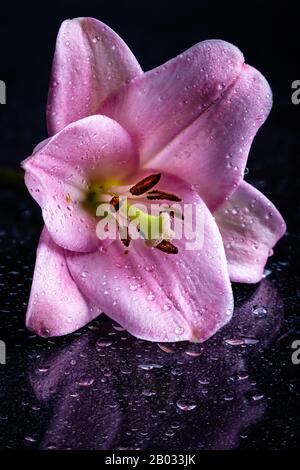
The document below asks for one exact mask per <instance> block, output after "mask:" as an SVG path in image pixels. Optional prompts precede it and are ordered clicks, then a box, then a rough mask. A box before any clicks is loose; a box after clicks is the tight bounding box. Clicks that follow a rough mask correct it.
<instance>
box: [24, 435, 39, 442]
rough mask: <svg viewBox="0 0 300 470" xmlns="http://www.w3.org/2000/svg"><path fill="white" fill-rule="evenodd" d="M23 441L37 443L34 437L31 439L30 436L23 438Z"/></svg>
mask: <svg viewBox="0 0 300 470" xmlns="http://www.w3.org/2000/svg"><path fill="white" fill-rule="evenodd" d="M24 439H25V441H27V442H36V441H37V439H36V438H35V437H32V436H25V437H24Z"/></svg>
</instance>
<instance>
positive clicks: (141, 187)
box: [129, 173, 161, 196]
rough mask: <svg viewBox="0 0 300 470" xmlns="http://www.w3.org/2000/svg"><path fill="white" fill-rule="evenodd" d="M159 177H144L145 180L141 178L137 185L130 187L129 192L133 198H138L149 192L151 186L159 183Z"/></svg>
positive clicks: (159, 175)
mask: <svg viewBox="0 0 300 470" xmlns="http://www.w3.org/2000/svg"><path fill="white" fill-rule="evenodd" d="M160 177H161V173H157V174H155V175H149V176H146V178H143V179H142V180H141V181H139V182H138V183H137V184H135V185H134V186H132V188H130V189H129V191H130V193H131V194H132V195H133V196H140V195H141V194H144V193H146V192H147V191H149V189H151V188H153V186H155V185H156V184H157V183H158V182H159V180H160Z"/></svg>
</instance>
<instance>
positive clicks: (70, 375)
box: [0, 193, 300, 450]
mask: <svg viewBox="0 0 300 470" xmlns="http://www.w3.org/2000/svg"><path fill="white" fill-rule="evenodd" d="M31 204H32V203H31V202H30V200H29V199H28V198H27V197H26V196H22V195H21V194H20V195H15V196H12V194H11V193H3V194H2V204H1V208H2V215H3V217H2V218H1V221H2V223H1V231H0V235H1V276H0V283H1V298H0V305H1V323H0V339H2V340H4V341H5V342H6V344H7V364H6V365H2V366H1V367H0V377H1V379H0V393H1V402H0V448H42V449H123V448H126V449H147V448H151V449H185V450H188V449H231V448H261V447H263V448H265V447H267V448H286V447H296V445H297V436H296V429H297V411H296V405H297V401H298V400H299V387H298V386H299V381H298V378H299V374H298V376H297V375H296V374H297V373H298V369H297V367H300V365H299V366H296V365H293V364H292V361H291V354H292V352H293V350H292V349H291V343H292V341H293V340H294V339H297V338H300V332H299V320H298V319H297V314H298V312H297V295H296V294H297V288H298V285H297V282H296V279H297V278H296V275H295V272H294V271H293V270H294V262H295V260H294V259H293V258H292V257H291V256H290V255H289V252H290V250H291V240H292V237H290V238H289V237H286V239H285V240H284V241H283V242H282V243H281V250H280V247H279V249H278V253H277V259H275V260H274V261H273V262H271V263H270V265H269V267H268V270H267V271H266V277H265V279H264V280H263V281H262V282H261V283H260V284H258V285H255V286H242V285H239V286H235V298H236V308H235V314H234V318H233V320H232V321H231V323H230V324H229V325H227V326H226V327H225V328H223V329H222V330H221V331H220V332H219V333H218V334H217V335H215V337H213V338H212V339H211V340H209V341H208V342H206V343H204V344H203V345H191V344H188V343H177V344H164V345H158V344H155V343H148V342H145V341H140V340H137V339H135V338H133V337H132V336H130V335H129V334H128V333H126V332H125V331H123V330H122V329H121V328H120V327H118V325H115V324H113V323H112V322H111V321H110V320H109V319H108V318H106V317H105V316H104V315H103V317H99V319H98V320H96V321H94V322H93V323H92V324H91V325H89V326H88V327H86V328H84V329H82V330H80V331H79V332H76V333H74V334H73V335H70V336H68V337H65V338H56V339H49V340H44V339H40V338H38V337H36V336H35V335H33V334H32V333H30V332H28V331H26V330H25V328H24V315H25V310H26V302H27V295H28V292H29V289H30V283H31V276H32V269H33V262H34V245H35V243H36V241H37V237H38V233H39V225H40V219H39V216H38V212H36V209H35V208H34V207H33V205H31ZM297 377H298V378H297Z"/></svg>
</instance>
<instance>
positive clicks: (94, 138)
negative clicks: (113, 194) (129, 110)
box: [23, 115, 139, 251]
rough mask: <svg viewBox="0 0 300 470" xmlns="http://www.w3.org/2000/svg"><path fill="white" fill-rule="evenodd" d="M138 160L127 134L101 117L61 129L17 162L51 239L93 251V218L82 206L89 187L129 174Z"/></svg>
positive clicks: (78, 248) (96, 240)
mask: <svg viewBox="0 0 300 470" xmlns="http://www.w3.org/2000/svg"><path fill="white" fill-rule="evenodd" d="M138 165H139V156H138V153H137V150H136V149H135V147H134V145H133V143H132V141H131V138H130V136H129V135H128V134H127V132H126V131H125V130H124V129H122V127H121V126H120V125H119V124H118V123H116V122H114V121H112V120H111V119H109V118H107V117H106V116H100V115H98V116H90V117H87V118H85V119H82V120H80V121H77V122H76V123H72V124H70V125H69V126H67V127H66V128H64V129H63V130H62V131H61V132H60V133H58V134H56V135H55V136H54V137H52V138H51V139H50V140H49V142H48V143H47V144H46V145H45V146H44V147H42V148H41V149H40V151H37V152H35V153H34V154H33V155H32V156H31V157H29V158H27V159H26V160H25V161H24V162H23V168H24V169H25V171H26V174H25V183H26V185H27V187H28V189H29V191H30V193H31V195H32V197H33V198H34V199H35V200H36V201H37V202H38V204H40V206H41V207H42V211H43V218H44V221H45V224H46V226H47V228H48V230H49V232H50V234H51V237H52V238H53V240H54V241H55V242H56V243H57V244H58V245H60V246H61V247H63V248H66V249H68V250H74V251H93V250H95V249H97V248H98V247H99V245H100V240H99V239H98V238H97V235H96V224H97V219H96V216H95V214H94V213H92V212H91V211H89V210H88V209H87V208H86V206H85V201H86V197H87V194H88V191H89V188H90V187H91V185H93V184H98V185H99V184H101V183H102V182H103V181H105V180H108V179H109V180H110V181H111V182H114V183H115V182H117V181H119V180H122V179H123V178H125V177H126V175H127V174H131V173H134V172H135V171H136V169H137V168H138Z"/></svg>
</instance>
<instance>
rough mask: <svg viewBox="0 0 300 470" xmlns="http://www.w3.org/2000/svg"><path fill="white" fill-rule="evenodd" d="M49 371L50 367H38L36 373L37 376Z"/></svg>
mask: <svg viewBox="0 0 300 470" xmlns="http://www.w3.org/2000/svg"><path fill="white" fill-rule="evenodd" d="M49 369H50V366H45V367H39V368H38V369H37V372H38V373H39V374H45V373H46V372H48V370H49Z"/></svg>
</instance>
